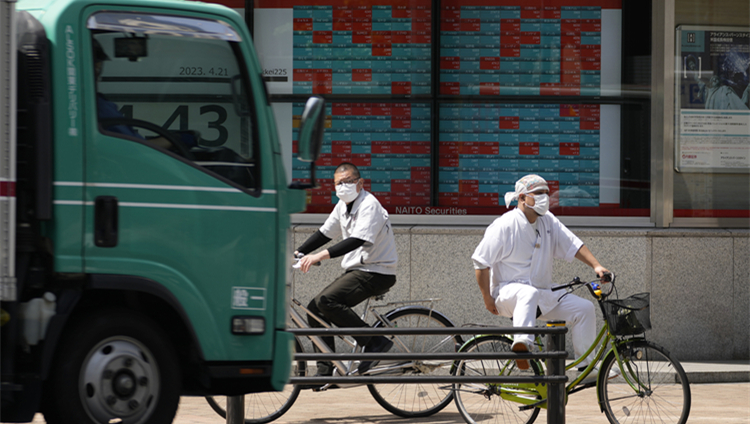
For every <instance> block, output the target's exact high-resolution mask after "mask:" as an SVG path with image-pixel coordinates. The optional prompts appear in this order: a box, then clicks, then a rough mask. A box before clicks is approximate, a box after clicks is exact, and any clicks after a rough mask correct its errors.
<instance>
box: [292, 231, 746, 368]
mask: <svg viewBox="0 0 750 424" xmlns="http://www.w3.org/2000/svg"><path fill="white" fill-rule="evenodd" d="M317 228H318V226H316V225H298V226H296V227H295V228H294V243H295V244H294V245H295V247H296V246H299V245H300V244H302V242H303V241H304V240H305V239H306V238H307V237H308V236H309V235H310V234H312V233H313V232H314V231H315V230H316V229H317ZM484 228H485V227H479V226H477V227H466V226H463V227H438V226H425V225H419V226H395V227H394V232H395V234H396V244H397V248H398V254H399V267H398V268H399V269H398V282H397V283H396V286H394V288H393V289H391V291H390V292H389V293H388V294H387V295H386V298H385V301H384V302H389V301H409V300H410V301H414V300H422V299H429V298H440V299H441V300H440V301H439V302H438V303H437V304H436V309H437V310H439V311H441V312H443V313H444V314H445V315H447V316H448V317H449V318H450V319H451V320H453V322H454V323H455V324H456V325H457V326H460V325H463V324H469V323H483V324H494V325H497V326H510V325H511V323H510V320H509V319H507V318H501V317H497V316H495V315H492V314H490V313H489V312H487V311H486V310H485V308H484V304H483V302H482V298H481V295H480V293H479V289H478V288H477V283H476V281H475V279H474V269H473V266H472V262H471V259H470V257H471V254H472V252H473V251H474V248H475V247H476V246H477V244H478V243H479V241H480V240H481V238H482V235H483V233H484ZM572 230H573V231H574V232H575V233H576V234H577V235H578V236H579V237H580V238H581V239H582V240H583V241H584V243H585V244H586V245H587V246H588V247H589V248H590V249H591V251H592V252H593V253H594V255H595V256H596V257H597V259H598V260H599V262H600V263H601V264H602V265H603V266H605V267H606V268H608V269H609V270H611V271H613V272H614V273H615V275H616V276H617V280H616V282H617V287H618V292H619V297H621V298H622V297H627V296H630V295H632V294H635V293H641V292H650V293H651V323H652V326H653V329H652V330H651V331H649V332H648V333H647V337H648V339H649V340H652V341H654V342H656V343H659V344H661V345H662V346H664V347H666V348H667V349H668V350H669V351H671V352H672V353H673V354H674V355H676V356H677V358H679V359H680V360H682V361H692V360H731V359H744V360H748V359H750V231H748V230H722V229H716V230H685V229H611V228H607V229H594V228H572ZM342 272H343V270H342V268H341V267H340V259H333V260H329V261H325V263H324V264H323V265H322V266H320V267H314V268H313V270H312V271H311V272H309V273H308V274H302V273H300V272H298V271H295V272H294V273H293V282H292V295H293V296H294V297H295V298H297V299H298V300H300V301H301V302H303V304H306V303H307V302H308V301H309V300H310V299H311V298H312V297H313V296H314V295H315V294H316V293H317V292H318V291H320V290H321V289H322V288H324V287H325V286H326V285H327V284H329V283H330V282H331V281H332V280H333V279H334V278H335V277H337V276H338V275H340V274H341V273H342ZM576 276H579V277H581V278H582V279H594V274H593V271H592V270H591V269H590V268H589V267H587V266H586V265H584V264H583V263H581V262H579V261H577V260H574V261H573V262H571V263H568V262H565V261H557V262H556V263H555V267H554V279H555V281H556V282H560V283H564V282H567V281H569V280H571V279H572V278H573V277H576ZM583 290H584V289H581V290H579V291H578V292H577V293H578V294H579V295H580V296H583V297H587V298H590V296H589V294H588V293H587V292H584V291H583ZM597 315H598V316H599V317H601V312H600V311H599V310H598V308H597ZM540 324H541V323H540ZM568 339H569V337H568ZM568 351H569V352H572V348H571V347H570V343H569V342H568Z"/></svg>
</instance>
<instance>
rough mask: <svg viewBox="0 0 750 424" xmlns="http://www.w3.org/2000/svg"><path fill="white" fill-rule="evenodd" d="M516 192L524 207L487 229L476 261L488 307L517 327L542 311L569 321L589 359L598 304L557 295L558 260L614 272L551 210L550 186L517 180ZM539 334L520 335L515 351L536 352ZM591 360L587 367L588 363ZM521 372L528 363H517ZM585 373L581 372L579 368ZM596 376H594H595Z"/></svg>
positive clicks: (579, 350) (513, 196) (509, 196)
mask: <svg viewBox="0 0 750 424" xmlns="http://www.w3.org/2000/svg"><path fill="white" fill-rule="evenodd" d="M515 188H516V191H515V192H509V193H506V194H505V204H506V206H508V207H510V204H511V202H512V201H514V200H518V207H517V208H516V209H512V210H510V211H508V212H506V213H505V214H503V215H502V216H501V217H499V218H497V219H496V220H495V221H494V222H493V223H492V224H490V226H489V227H488V228H487V230H486V231H485V234H484V237H483V239H482V241H481V242H480V243H479V246H477V248H476V250H475V251H474V254H473V255H472V257H471V258H472V260H473V261H474V268H475V273H476V279H477V283H478V284H479V289H480V291H481V292H482V297H483V298H484V305H485V307H486V308H487V310H488V311H490V312H491V313H492V314H494V315H502V316H505V317H511V318H512V319H513V325H514V326H516V327H533V326H534V324H535V320H536V315H537V308H539V310H540V311H541V315H540V316H539V318H540V319H543V320H565V321H566V323H567V325H568V327H569V328H570V333H571V335H572V338H573V348H574V350H575V355H576V357H580V356H581V355H583V354H584V353H585V352H586V351H587V350H588V348H589V347H590V346H591V344H592V343H593V342H594V338H595V337H596V317H595V314H594V305H593V304H592V303H591V302H590V301H588V300H585V299H582V298H580V297H578V296H575V295H573V294H568V295H566V296H563V297H562V298H561V296H562V295H561V294H560V293H557V292H556V293H553V292H552V291H551V290H550V288H551V287H552V286H553V282H552V264H553V258H560V259H565V260H567V261H568V262H570V261H572V260H573V258H576V259H578V260H580V261H582V262H584V263H585V264H587V265H588V266H590V267H591V268H593V269H594V271H595V272H596V274H597V275H598V276H599V277H603V275H604V274H605V273H608V272H609V271H607V269H606V268H604V267H603V266H601V265H600V264H599V261H597V260H596V258H595V257H594V255H593V254H592V253H591V251H590V250H589V249H588V247H586V246H585V245H584V244H583V242H582V241H581V240H580V239H579V238H578V237H576V236H575V235H574V234H573V233H572V232H571V231H570V230H568V228H567V227H565V225H563V224H562V223H561V222H560V221H559V220H558V219H557V218H556V217H555V216H554V215H553V214H552V213H551V212H548V209H549V187H548V185H547V182H546V181H545V180H544V179H543V178H542V177H540V176H538V175H533V174H532V175H527V176H525V177H523V178H521V179H520V180H518V182H516V187H515ZM532 342H533V336H532V335H530V334H518V335H516V336H515V337H514V342H513V346H512V348H511V349H512V350H513V351H514V352H527V351H531V346H532ZM591 360H593V358H592V357H591V356H589V357H588V358H586V359H585V360H584V361H583V362H582V363H581V367H584V366H586V365H588V364H589V363H590V362H591ZM516 363H517V364H518V367H519V368H521V369H527V368H528V367H529V364H528V361H527V360H517V361H516ZM579 369H580V368H579ZM592 377H594V375H593V374H592Z"/></svg>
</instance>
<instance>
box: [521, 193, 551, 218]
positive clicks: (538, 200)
mask: <svg viewBox="0 0 750 424" xmlns="http://www.w3.org/2000/svg"><path fill="white" fill-rule="evenodd" d="M526 206H528V207H530V208H531V209H533V210H534V212H536V213H538V214H539V215H544V214H545V213H547V211H548V210H549V195H547V194H536V195H534V206H531V205H529V204H528V203H526Z"/></svg>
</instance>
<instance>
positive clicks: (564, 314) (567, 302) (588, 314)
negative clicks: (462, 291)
mask: <svg viewBox="0 0 750 424" xmlns="http://www.w3.org/2000/svg"><path fill="white" fill-rule="evenodd" d="M563 294H565V292H564V291H557V292H552V290H548V289H537V288H536V287H533V286H530V285H527V284H523V283H508V284H506V285H505V286H503V287H501V288H500V290H499V293H498V296H497V297H496V298H495V306H496V307H497V310H498V312H499V313H500V315H502V316H505V317H512V318H513V326H514V327H533V326H534V325H535V324H536V309H537V306H541V310H542V312H543V313H542V315H541V316H540V317H539V319H541V320H545V321H551V320H563V321H565V325H566V326H567V327H568V329H569V333H568V334H570V336H571V337H572V339H573V350H574V351H575V356H576V358H579V357H581V356H582V355H583V354H584V353H586V351H587V350H588V349H589V347H591V344H592V343H594V339H595V338H596V315H595V313H594V304H593V303H592V302H590V301H588V300H586V299H583V298H580V297H578V296H576V295H574V294H572V293H569V294H567V295H566V296H565V297H563V298H562V299H561V300H560V301H559V302H558V299H559V298H560V296H562V295H563ZM544 311H547V312H544ZM514 341H515V342H525V343H527V344H531V343H533V341H534V336H533V335H531V334H516V335H515V336H514ZM593 359H594V352H592V353H591V354H590V355H589V356H588V357H587V358H586V359H585V360H584V361H583V362H582V363H581V365H579V367H580V366H585V365H588V364H589V363H591V361H593Z"/></svg>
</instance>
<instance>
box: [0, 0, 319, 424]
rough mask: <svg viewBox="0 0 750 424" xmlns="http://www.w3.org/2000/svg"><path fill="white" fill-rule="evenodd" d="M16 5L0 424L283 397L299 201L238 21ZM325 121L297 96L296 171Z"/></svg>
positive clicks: (147, 415) (111, 5)
mask: <svg viewBox="0 0 750 424" xmlns="http://www.w3.org/2000/svg"><path fill="white" fill-rule="evenodd" d="M16 8H17V9H18V12H16V14H15V19H16V21H15V24H16V27H17V31H16V32H17V42H18V51H17V54H18V56H17V58H18V67H17V70H18V74H17V77H18V83H17V87H18V88H17V89H18V102H17V111H16V121H15V122H16V123H17V137H16V143H15V146H13V147H14V148H15V149H16V151H15V156H16V158H15V161H16V164H17V165H16V169H17V174H18V175H17V181H12V182H13V187H14V189H13V193H12V195H9V193H4V195H5V197H6V198H8V199H7V200H8V202H9V203H14V204H15V206H16V207H15V216H13V217H12V219H11V220H9V224H8V225H13V227H14V230H15V239H16V240H15V241H14V242H13V246H11V249H12V250H13V251H14V252H13V253H14V255H15V256H14V258H13V259H12V261H13V265H14V273H13V274H14V275H10V274H9V275H7V276H5V275H4V276H3V284H4V285H6V286H7V285H9V284H12V285H13V287H12V288H11V289H10V290H4V291H3V293H4V295H3V298H2V310H3V313H4V316H6V317H7V319H4V323H3V327H2V346H3V351H2V412H1V413H2V421H3V422H27V421H31V419H33V414H34V413H35V412H38V411H43V412H44V414H45V419H46V421H47V422H48V423H62V422H78V423H89V422H91V423H100V422H110V420H112V419H121V420H123V422H144V423H146V422H171V419H172V418H173V417H174V414H175V411H176V408H177V404H178V402H179V397H180V396H182V395H238V394H243V393H250V392H257V391H269V390H279V389H281V388H282V387H283V385H284V384H285V382H286V381H287V379H288V377H289V372H290V363H291V355H292V348H291V346H292V341H293V337H292V336H291V335H290V334H289V333H287V332H285V331H284V329H285V323H286V301H287V296H286V279H287V276H288V269H289V261H290V260H291V247H290V245H289V243H290V237H289V224H290V219H289V215H290V214H291V213H295V212H299V211H301V210H303V209H304V204H305V192H304V191H302V190H299V189H296V188H290V187H289V182H288V181H287V177H286V172H285V170H284V163H283V160H282V155H281V149H280V146H279V140H278V136H277V129H276V122H275V119H274V116H273V112H272V109H271V107H270V105H269V102H268V97H267V93H266V91H265V86H264V83H263V81H262V78H261V68H260V65H259V63H258V61H257V58H256V56H255V52H254V50H253V45H252V42H251V40H250V35H249V33H248V30H247V28H246V26H245V25H244V23H243V22H242V19H241V18H240V16H239V15H238V14H237V13H235V12H233V11H231V10H229V9H227V8H225V7H222V6H218V5H208V4H200V3H196V2H182V1H171V0H164V1H161V0H159V1H152V0H149V1H128V2H126V4H125V3H123V2H119V1H116V0H104V1H90V0H57V1H43V0H22V1H20V2H19V3H18V4H17V5H16ZM14 53H15V52H14ZM322 110H323V105H322V100H321V99H312V100H311V101H309V102H308V108H307V109H306V110H305V113H304V114H303V115H302V116H300V117H299V119H298V120H295V122H298V124H299V126H300V128H299V131H298V133H299V134H300V136H299V138H300V140H299V141H298V144H299V146H300V147H299V149H300V156H301V157H302V158H305V159H307V160H309V161H314V159H315V158H316V156H317V152H319V150H320V142H321V131H322V126H323V121H322V119H323V114H322ZM11 144H12V142H11ZM6 159H7V158H6ZM313 180H314V179H313ZM313 183H314V182H313ZM297 188H304V187H297Z"/></svg>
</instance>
